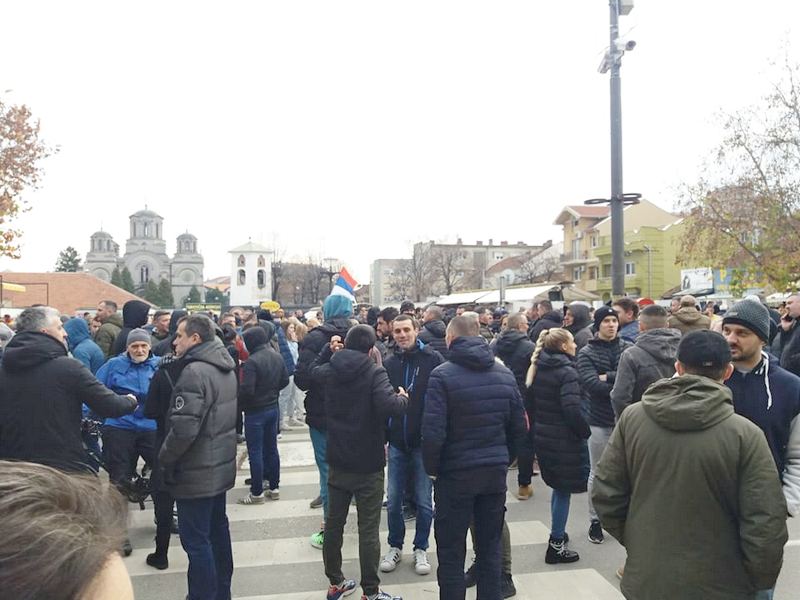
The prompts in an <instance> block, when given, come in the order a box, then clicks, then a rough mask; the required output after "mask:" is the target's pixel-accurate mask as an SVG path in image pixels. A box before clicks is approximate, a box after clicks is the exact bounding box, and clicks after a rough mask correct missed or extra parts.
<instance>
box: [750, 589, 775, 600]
mask: <svg viewBox="0 0 800 600" xmlns="http://www.w3.org/2000/svg"><path fill="white" fill-rule="evenodd" d="M774 591H775V590H774V589H773V590H759V591H758V592H756V595H755V598H754V600H772V593H773V592H774Z"/></svg>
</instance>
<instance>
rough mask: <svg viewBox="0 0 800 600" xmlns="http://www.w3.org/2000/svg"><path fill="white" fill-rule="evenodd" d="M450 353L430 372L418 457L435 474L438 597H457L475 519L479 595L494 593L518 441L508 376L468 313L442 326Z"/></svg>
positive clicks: (515, 398) (519, 423) (520, 433)
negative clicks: (510, 467) (510, 470)
mask: <svg viewBox="0 0 800 600" xmlns="http://www.w3.org/2000/svg"><path fill="white" fill-rule="evenodd" d="M447 341H448V346H449V347H450V359H449V360H448V361H447V362H446V363H444V364H443V365H440V366H439V367H437V368H436V369H434V371H433V373H432V374H431V377H430V381H429V385H428V393H427V396H426V398H425V411H424V414H423V419H422V458H423V462H424V463H425V470H426V471H427V473H428V475H430V476H431V477H433V478H435V486H434V497H435V500H436V517H435V521H434V530H435V534H436V546H437V547H436V554H437V557H438V559H439V568H438V570H437V579H438V581H439V590H440V598H447V599H451V598H462V599H463V598H464V595H465V592H466V582H465V579H464V558H465V556H464V555H465V547H464V538H465V536H466V533H467V528H468V526H469V523H470V519H474V522H475V552H476V555H477V556H478V562H477V572H476V576H477V577H476V578H477V580H478V597H479V598H500V596H501V559H500V557H501V549H500V539H501V532H502V529H503V517H504V513H505V501H506V476H507V474H508V465H509V464H510V463H511V461H512V460H513V458H514V457H515V455H516V453H517V449H518V448H519V447H520V445H521V444H523V443H524V438H525V417H524V416H523V408H522V398H521V397H520V394H519V387H518V386H517V382H516V380H515V379H514V375H513V374H512V373H511V371H509V370H508V369H507V368H506V367H504V366H503V365H502V364H500V362H499V361H497V360H495V358H494V356H493V355H492V353H491V351H490V350H489V345H488V344H487V343H486V340H484V339H483V338H482V337H480V325H479V323H478V319H477V315H476V314H475V313H469V314H468V313H464V314H462V315H461V316H457V317H454V318H453V320H452V321H450V324H449V325H448V326H447Z"/></svg>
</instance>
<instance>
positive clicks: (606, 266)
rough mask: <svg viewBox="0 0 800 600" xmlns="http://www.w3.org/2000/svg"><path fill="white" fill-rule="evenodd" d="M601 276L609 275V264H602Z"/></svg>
mask: <svg viewBox="0 0 800 600" xmlns="http://www.w3.org/2000/svg"><path fill="white" fill-rule="evenodd" d="M603 277H611V265H603Z"/></svg>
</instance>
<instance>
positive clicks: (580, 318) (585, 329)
mask: <svg viewBox="0 0 800 600" xmlns="http://www.w3.org/2000/svg"><path fill="white" fill-rule="evenodd" d="M569 312H571V313H572V325H569V326H568V327H565V329H566V330H567V331H569V332H570V333H571V334H572V337H574V338H575V345H576V346H578V350H580V349H581V348H583V347H584V346H585V345H586V344H588V343H589V340H591V339H592V338H593V337H594V334H593V333H592V320H591V319H590V318H589V307H588V306H584V305H583V304H578V303H572V304H570V305H569ZM534 341H536V340H534Z"/></svg>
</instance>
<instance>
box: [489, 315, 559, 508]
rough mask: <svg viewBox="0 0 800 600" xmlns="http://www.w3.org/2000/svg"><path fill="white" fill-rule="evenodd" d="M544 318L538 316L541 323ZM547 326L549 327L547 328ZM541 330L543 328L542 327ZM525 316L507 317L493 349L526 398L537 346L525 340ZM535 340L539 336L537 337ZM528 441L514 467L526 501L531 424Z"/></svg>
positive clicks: (519, 494)
mask: <svg viewBox="0 0 800 600" xmlns="http://www.w3.org/2000/svg"><path fill="white" fill-rule="evenodd" d="M542 320H543V319H540V320H539V322H540V323H541V322H542ZM548 329H550V328H549V327H548ZM542 331H544V329H543V330H542ZM527 332H528V317H526V316H525V313H515V314H513V315H511V316H510V317H509V318H508V327H507V328H506V330H505V331H504V332H503V333H501V334H500V337H499V338H497V343H496V344H495V345H494V347H493V348H492V351H493V352H494V354H495V356H497V358H499V359H500V360H502V361H503V364H504V365H505V366H507V367H508V368H509V369H511V372H512V373H513V374H514V379H516V381H517V386H519V393H520V396H521V397H522V398H524V397H525V390H526V387H525V376H526V375H527V373H528V367H530V365H531V355H532V354H533V350H534V348H535V347H536V346H535V344H534V343H533V342H532V341H530V339H528V333H527ZM537 339H538V338H537ZM529 425H530V427H529V430H528V438H527V443H526V444H525V446H524V448H520V450H519V458H518V465H517V466H518V469H517V484H518V485H519V490H518V492H517V498H518V499H519V500H528V499H529V498H530V497H531V496H533V488H532V487H531V480H532V477H533V458H534V456H535V450H534V440H533V423H529Z"/></svg>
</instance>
